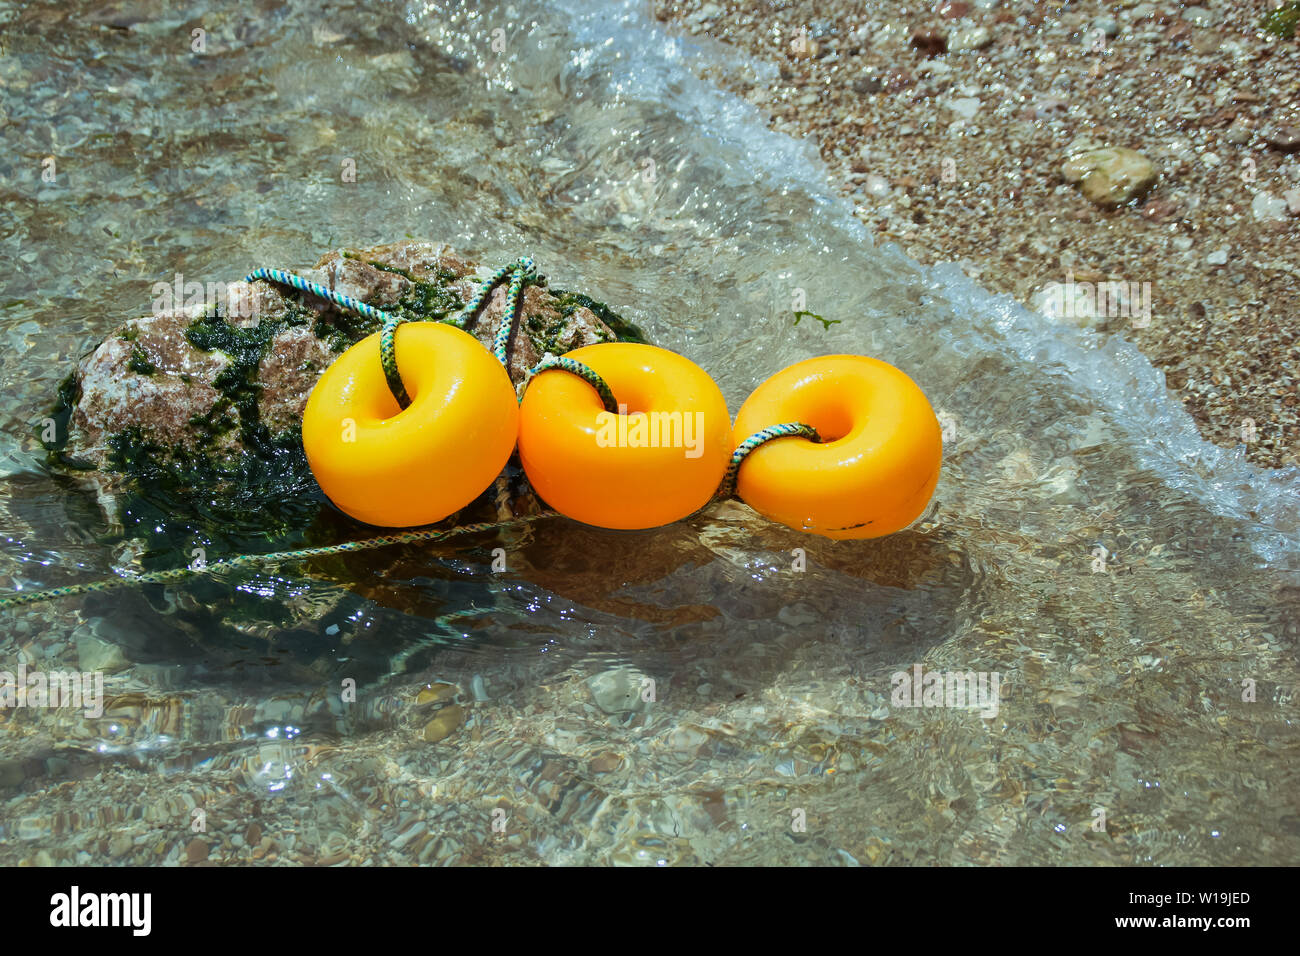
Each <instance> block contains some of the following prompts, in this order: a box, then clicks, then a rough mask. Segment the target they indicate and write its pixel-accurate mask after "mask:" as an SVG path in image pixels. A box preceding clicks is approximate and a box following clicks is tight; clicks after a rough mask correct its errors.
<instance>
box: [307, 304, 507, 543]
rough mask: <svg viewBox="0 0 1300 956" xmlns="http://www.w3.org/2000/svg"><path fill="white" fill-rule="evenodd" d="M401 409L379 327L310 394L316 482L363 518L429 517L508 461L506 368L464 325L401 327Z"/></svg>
mask: <svg viewBox="0 0 1300 956" xmlns="http://www.w3.org/2000/svg"><path fill="white" fill-rule="evenodd" d="M395 351H396V355H397V362H398V371H399V373H400V374H401V377H402V382H403V383H404V384H405V386H406V390H407V393H408V394H409V395H410V397H411V404H410V405H409V406H407V407H406V408H401V407H400V406H399V405H398V404H397V400H396V399H395V398H393V393H392V392H391V391H390V390H389V387H388V382H387V380H386V379H385V378H384V371H383V368H382V367H381V365H380V361H379V333H377V332H376V333H375V334H374V335H371V336H369V337H368V338H365V339H362V340H361V341H360V342H358V343H357V344H356V345H354V346H352V347H351V348H350V349H348V350H347V351H346V352H344V353H343V354H342V355H340V356H339V357H338V359H337V360H336V361H335V362H334V364H332V365H331V366H330V367H329V368H328V369H326V370H325V374H324V375H322V376H321V377H320V380H319V381H318V382H317V383H316V387H315V388H313V389H312V392H311V396H310V397H309V398H308V399H307V407H306V409H305V410H304V412H303V419H302V444H303V448H304V449H305V450H306V452H307V463H308V464H309V465H310V466H311V470H312V474H313V475H315V476H316V481H317V483H319V484H320V487H321V490H322V491H324V492H325V494H326V495H328V496H329V499H330V501H332V502H334V504H336V505H337V506H338V507H339V508H340V509H341V510H343V511H345V512H347V513H348V514H349V515H351V516H352V517H354V518H356V519H357V520H359V521H364V522H366V523H367V524H373V525H380V526H383V527H389V528H405V527H411V526H413V525H422V524H429V523H430V522H433V521H438V520H440V519H442V518H445V517H447V515H449V514H451V513H452V512H454V511H458V510H459V509H461V508H463V507H465V506H466V505H467V504H469V503H470V502H471V501H473V500H474V499H475V498H476V497H478V495H480V494H481V493H482V492H483V491H484V490H485V489H486V488H487V487H488V486H489V485H491V484H492V482H493V480H495V478H496V477H497V475H499V474H500V473H501V469H502V468H504V467H505V464H506V462H507V460H509V458H510V453H511V452H512V451H513V450H514V445H515V436H516V434H517V432H518V425H519V406H518V403H517V402H516V400H515V390H514V386H513V385H511V383H510V376H509V375H507V374H506V370H505V369H504V368H502V367H501V363H500V362H498V361H497V360H496V359H495V358H494V357H493V356H492V353H491V352H489V351H488V350H487V349H485V348H484V347H483V346H482V345H480V344H479V342H478V340H477V339H475V338H474V337H473V336H472V335H470V334H469V333H468V332H463V331H461V330H460V329H457V328H455V327H453V326H450V325H442V324H439V323H436V322H409V323H406V324H403V325H401V326H398V328H397V338H396V341H395Z"/></svg>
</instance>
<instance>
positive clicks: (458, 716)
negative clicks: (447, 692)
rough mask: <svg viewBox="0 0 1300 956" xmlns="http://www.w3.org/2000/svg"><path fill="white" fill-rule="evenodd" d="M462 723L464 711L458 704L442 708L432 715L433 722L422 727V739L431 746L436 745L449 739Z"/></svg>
mask: <svg viewBox="0 0 1300 956" xmlns="http://www.w3.org/2000/svg"><path fill="white" fill-rule="evenodd" d="M464 722H465V711H464V710H463V709H462V708H461V706H460V705H459V704H452V705H450V706H448V707H444V708H443V709H442V710H440V711H438V713H437V714H435V715H434V717H433V720H431V721H429V722H428V723H427V724H425V725H424V739H425V740H426V741H428V742H429V743H431V744H436V743H437V742H438V741H440V740H444V739H445V738H447V737H449V736H450V735H451V733H452V732H453V731H454V730H455V729H456V728H457V727H459V726H460V725H461V724H462V723H464Z"/></svg>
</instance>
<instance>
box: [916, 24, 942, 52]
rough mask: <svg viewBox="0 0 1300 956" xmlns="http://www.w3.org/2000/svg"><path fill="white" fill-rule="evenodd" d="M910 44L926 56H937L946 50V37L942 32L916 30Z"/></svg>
mask: <svg viewBox="0 0 1300 956" xmlns="http://www.w3.org/2000/svg"><path fill="white" fill-rule="evenodd" d="M910 42H911V44H912V46H913V47H914V48H916V49H918V50H920V51H921V52H922V53H924V54H925V55H926V56H938V55H939V54H940V53H945V52H947V50H948V36H947V34H945V33H944V32H943V31H942V30H916V31H914V32H913V33H912V36H911V40H910Z"/></svg>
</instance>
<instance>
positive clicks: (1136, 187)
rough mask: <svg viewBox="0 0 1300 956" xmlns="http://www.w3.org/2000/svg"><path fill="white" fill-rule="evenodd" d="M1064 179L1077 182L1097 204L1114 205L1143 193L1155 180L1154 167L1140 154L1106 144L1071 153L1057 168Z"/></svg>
mask: <svg viewBox="0 0 1300 956" xmlns="http://www.w3.org/2000/svg"><path fill="white" fill-rule="evenodd" d="M1061 175H1062V176H1063V177H1064V178H1065V181H1066V182H1069V183H1078V184H1079V186H1080V188H1081V189H1082V191H1083V194H1084V196H1086V197H1087V198H1088V199H1089V200H1091V201H1092V202H1094V203H1096V204H1097V205H1099V206H1118V205H1121V204H1123V203H1126V202H1129V201H1130V200H1133V199H1137V198H1139V197H1140V196H1142V195H1144V194H1145V193H1146V191H1147V190H1148V189H1150V188H1151V187H1152V186H1153V185H1154V184H1155V181H1156V167H1155V164H1153V163H1152V162H1151V160H1149V159H1147V158H1146V157H1145V156H1143V155H1142V154H1141V153H1139V152H1137V151H1135V150H1132V149H1128V148H1127V147H1124V146H1106V147H1102V148H1100V149H1089V150H1086V151H1084V152H1079V153H1075V154H1074V155H1072V156H1070V157H1069V158H1068V159H1066V161H1065V163H1064V165H1063V166H1062V167H1061Z"/></svg>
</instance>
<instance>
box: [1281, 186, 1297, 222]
mask: <svg viewBox="0 0 1300 956" xmlns="http://www.w3.org/2000/svg"><path fill="white" fill-rule="evenodd" d="M1282 198H1283V199H1285V200H1286V207H1287V209H1289V210H1290V211H1291V215H1293V216H1300V189H1288V190H1287V191H1286V192H1284V193H1283V194H1282Z"/></svg>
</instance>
